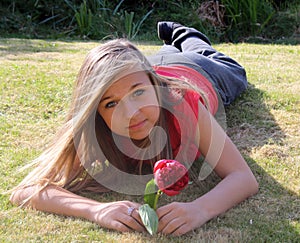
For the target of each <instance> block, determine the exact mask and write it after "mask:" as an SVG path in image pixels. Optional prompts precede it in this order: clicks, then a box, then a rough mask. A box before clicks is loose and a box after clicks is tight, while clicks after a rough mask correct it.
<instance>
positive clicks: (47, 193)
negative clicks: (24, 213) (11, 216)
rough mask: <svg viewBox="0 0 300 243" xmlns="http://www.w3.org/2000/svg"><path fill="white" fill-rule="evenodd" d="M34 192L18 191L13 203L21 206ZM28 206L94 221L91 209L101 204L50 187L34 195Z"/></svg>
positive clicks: (31, 188)
mask: <svg viewBox="0 0 300 243" xmlns="http://www.w3.org/2000/svg"><path fill="white" fill-rule="evenodd" d="M34 191H35V190H34V188H33V187H28V188H26V189H22V190H19V191H16V193H15V194H14V195H13V196H12V197H11V202H12V203H14V204H18V205H20V204H21V203H22V201H23V200H24V199H25V198H28V196H29V195H32V194H34V193H35V192H34ZM26 205H28V206H31V207H32V208H35V209H37V210H40V211H44V212H49V213H55V214H60V215H65V216H74V217H81V218H85V219H88V220H91V221H93V218H92V215H91V208H92V206H94V205H95V206H96V205H99V202H97V201H94V200H91V199H88V198H85V197H81V196H79V195H76V194H74V193H72V192H70V191H67V190H65V189H62V188H60V187H56V186H48V187H46V188H45V189H44V190H42V191H41V192H39V193H37V194H36V195H34V196H33V197H32V198H31V199H30V201H29V202H28V203H26Z"/></svg>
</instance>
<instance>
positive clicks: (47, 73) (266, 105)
mask: <svg viewBox="0 0 300 243" xmlns="http://www.w3.org/2000/svg"><path fill="white" fill-rule="evenodd" d="M98 44H99V43H97V42H67V41H46V40H25V39H24V40H22V39H0V64H1V65H0V92H1V100H0V177H1V184H0V192H1V194H0V242H199V241H200V242H201V241H203V242H208V241H217V242H228V241H230V242H232V241H234V242H297V241H298V242H299V239H300V142H299V141H300V132H299V128H300V125H299V124H300V123H299V121H300V80H299V77H300V75H299V74H300V73H299V70H300V62H299V59H300V46H299V45H298V46H295V45H258V44H220V45H216V46H215V47H216V48H217V49H219V50H220V51H222V52H224V53H226V54H228V55H230V56H232V57H233V58H235V59H236V60H238V61H239V62H240V63H241V64H242V65H243V66H244V67H245V68H246V70H247V74H248V80H249V83H250V85H249V89H248V90H247V92H245V93H243V94H242V96H241V97H240V98H239V99H237V100H236V101H235V102H234V104H232V105H231V106H230V107H228V108H227V109H226V111H227V127H228V128H227V133H228V134H229V136H230V137H231V138H232V140H233V141H234V142H235V143H236V145H237V146H238V148H239V149H240V151H241V152H242V154H243V156H244V157H245V158H246V160H247V162H248V163H249V165H250V167H251V168H252V170H253V172H254V173H255V175H256V177H257V179H258V181H259V183H260V190H259V193H258V194H257V195H255V196H253V197H252V198H250V199H248V200H246V201H245V202H243V203H241V204H240V205H238V206H236V207H234V208H233V209H231V210H229V211H228V212H226V213H224V214H222V215H220V216H219V217H217V218H214V219H212V220H211V221H209V222H208V223H207V224H205V225H204V226H202V227H201V228H199V229H196V230H195V231H193V232H191V233H189V234H187V235H185V236H182V237H168V236H162V235H157V236H154V237H151V236H150V235H147V234H146V233H145V234H140V233H126V234H122V233H118V232H114V231H110V230H106V229H102V228H100V227H99V226H97V225H96V224H93V223H91V222H88V221H85V220H82V219H78V218H77V219H75V218H68V217H62V216H57V215H52V214H47V213H43V212H37V211H34V210H30V209H20V208H17V207H14V206H13V205H11V204H10V202H9V200H8V199H9V195H6V194H4V192H5V191H7V190H9V189H11V188H12V187H13V186H15V185H17V184H18V182H20V181H21V179H22V178H23V177H24V176H25V175H26V173H27V171H26V170H25V171H24V170H20V169H21V168H22V166H24V165H25V164H27V163H28V162H30V161H31V160H32V159H33V158H35V157H36V156H37V155H38V154H39V153H41V151H42V150H43V148H44V147H45V146H46V145H47V143H48V142H49V141H50V140H51V138H52V136H53V134H54V132H55V131H56V128H57V127H58V126H59V125H60V124H61V123H62V121H63V119H64V115H65V113H66V111H67V109H68V104H69V102H70V96H71V91H72V87H73V81H74V78H75V77H76V74H77V71H78V70H79V67H80V65H81V63H82V61H83V58H84V56H85V55H86V53H87V51H88V50H90V49H91V48H93V47H95V46H97V45H98ZM137 45H138V46H139V47H140V48H141V49H142V51H143V52H144V53H145V54H147V55H148V54H152V53H154V52H155V51H157V50H158V49H159V46H158V45H156V44H155V43H154V44H147V45H145V44H144V45H142V44H140V43H137ZM213 185H214V178H213V177H211V178H208V179H207V181H204V182H201V184H200V186H199V185H196V184H193V185H191V186H190V187H189V188H188V189H187V190H185V191H184V192H183V193H182V194H181V195H179V196H176V197H175V198H164V199H163V200H162V203H166V202H167V201H169V200H182V201H184V200H192V199H193V198H195V197H197V196H199V195H200V194H201V193H204V192H205V191H206V190H208V188H210V187H211V186H213ZM87 196H91V197H92V195H87ZM93 197H94V198H95V199H97V200H102V201H110V200H127V199H128V200H136V201H139V202H142V198H141V197H137V196H135V197H132V196H128V195H120V194H117V193H113V192H112V193H106V194H103V195H97V196H93Z"/></svg>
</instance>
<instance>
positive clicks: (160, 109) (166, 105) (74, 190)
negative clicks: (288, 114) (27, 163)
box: [11, 22, 258, 235]
mask: <svg viewBox="0 0 300 243" xmlns="http://www.w3.org/2000/svg"><path fill="white" fill-rule="evenodd" d="M158 35H159V37H160V38H161V39H162V40H163V41H164V43H165V44H164V46H163V48H162V49H161V51H160V52H159V53H158V54H157V55H155V56H153V57H150V58H149V59H147V58H146V57H145V56H144V55H143V54H142V53H141V52H140V51H139V50H138V49H137V48H136V47H135V46H134V45H133V44H132V43H130V42H128V41H126V40H113V41H109V42H107V43H105V44H102V45H100V46H98V47H96V48H94V49H93V50H91V51H90V52H89V54H88V55H87V57H86V59H85V60H84V62H83V64H82V66H81V69H80V71H79V73H78V77H77V80H76V83H75V87H74V91H73V98H72V102H71V106H70V110H69V112H68V114H67V117H66V120H65V122H64V124H63V125H62V127H61V128H60V129H59V130H58V133H57V135H56V136H55V137H54V139H53V142H52V143H51V144H50V145H49V146H48V148H47V149H46V150H45V151H44V152H43V153H42V154H41V155H40V156H39V157H38V158H37V159H36V160H35V161H34V164H35V167H34V168H33V170H32V171H31V172H30V173H29V174H28V176H27V177H26V178H24V180H23V181H22V182H21V183H20V184H19V185H18V186H17V187H16V188H14V189H13V193H12V195H11V201H12V202H13V203H14V204H17V205H22V206H30V207H32V208H35V209H37V210H41V211H45V212H50V213H55V214H60V215H66V216H75V217H82V218H85V219H87V220H90V221H93V222H95V223H97V224H99V225H100V226H101V227H105V228H109V229H114V230H118V231H122V232H124V231H139V232H142V231H145V228H144V226H143V224H142V222H141V219H140V217H139V214H138V211H137V210H135V209H138V208H139V206H140V204H139V203H137V202H131V201H115V202H98V201H95V200H92V199H89V198H86V197H83V196H80V195H78V193H79V192H80V191H91V192H94V193H98V192H106V191H117V192H120V193H125V194H135V195H142V194H143V190H144V187H145V183H146V182H147V181H148V180H149V179H150V178H152V169H153V165H154V163H155V162H156V161H157V160H160V159H176V160H178V161H180V162H182V163H183V164H185V165H186V166H187V167H188V168H189V167H190V166H191V164H192V163H193V161H195V160H196V159H197V158H199V157H200V156H203V157H204V158H205V161H206V163H207V164H209V165H210V168H211V169H213V170H214V171H215V172H216V173H217V174H218V175H219V176H220V178H221V179H222V180H221V181H220V182H219V183H218V184H217V185H216V186H215V187H214V188H213V189H212V190H210V191H209V192H207V193H206V194H204V195H201V196H199V198H197V199H196V200H194V201H191V202H173V203H170V204H168V205H164V206H162V207H160V208H158V209H157V211H156V212H157V215H158V218H159V227H158V231H159V232H161V233H164V234H173V235H182V234H185V233H187V232H189V231H191V230H193V229H195V228H197V227H200V226H201V225H203V224H204V223H205V222H207V221H208V220H210V219H212V218H213V217H215V216H217V215H219V214H221V213H223V212H225V211H226V210H228V209H230V208H232V207H233V206H234V205H236V204H238V203H240V202H241V201H243V200H245V199H246V198H248V197H249V196H251V195H253V194H255V193H256V192H257V190H258V184H257V182H256V179H255V177H254V176H253V173H252V172H251V170H250V168H249V167H248V165H247V163H246V162H245V160H244V159H243V157H242V156H241V154H240V152H239V151H238V150H237V148H236V146H235V145H234V144H233V143H232V141H231V140H230V138H229V137H228V136H227V135H226V133H225V132H224V130H223V129H222V127H221V126H220V125H219V123H218V122H217V121H216V120H215V119H214V115H216V114H217V113H218V112H220V111H221V112H222V109H221V107H223V105H228V104H230V103H231V102H232V101H233V100H234V99H235V98H236V97H237V96H238V95H239V94H240V93H241V92H242V91H243V90H244V89H245V88H246V87H247V80H246V74H245V71H244V69H243V68H242V67H241V66H240V65H239V64H238V63H237V62H235V61H234V60H232V59H231V58H229V57H228V56H226V55H224V54H222V53H220V52H217V51H216V50H215V49H214V48H213V47H212V46H211V44H210V42H209V40H208V38H207V37H206V36H205V35H203V34H202V33H201V32H199V31H197V30H195V29H193V28H188V27H185V26H182V25H180V24H177V23H172V22H160V23H158ZM205 176H206V175H204V177H205ZM202 177H203V174H202Z"/></svg>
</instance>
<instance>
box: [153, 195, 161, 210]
mask: <svg viewBox="0 0 300 243" xmlns="http://www.w3.org/2000/svg"><path fill="white" fill-rule="evenodd" d="M160 194H161V190H158V191H157V193H156V195H155V199H154V203H153V209H154V210H156V207H157V202H158V198H159V196H160Z"/></svg>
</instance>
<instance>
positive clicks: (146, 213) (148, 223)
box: [139, 204, 158, 235]
mask: <svg viewBox="0 0 300 243" xmlns="http://www.w3.org/2000/svg"><path fill="white" fill-rule="evenodd" d="M139 214H140V216H141V219H142V221H143V223H144V225H145V227H146V229H147V231H148V232H149V234H150V235H154V234H156V232H157V228H158V217H157V214H156V212H155V211H154V210H153V208H151V207H150V206H149V205H148V204H144V205H142V206H140V207H139Z"/></svg>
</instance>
